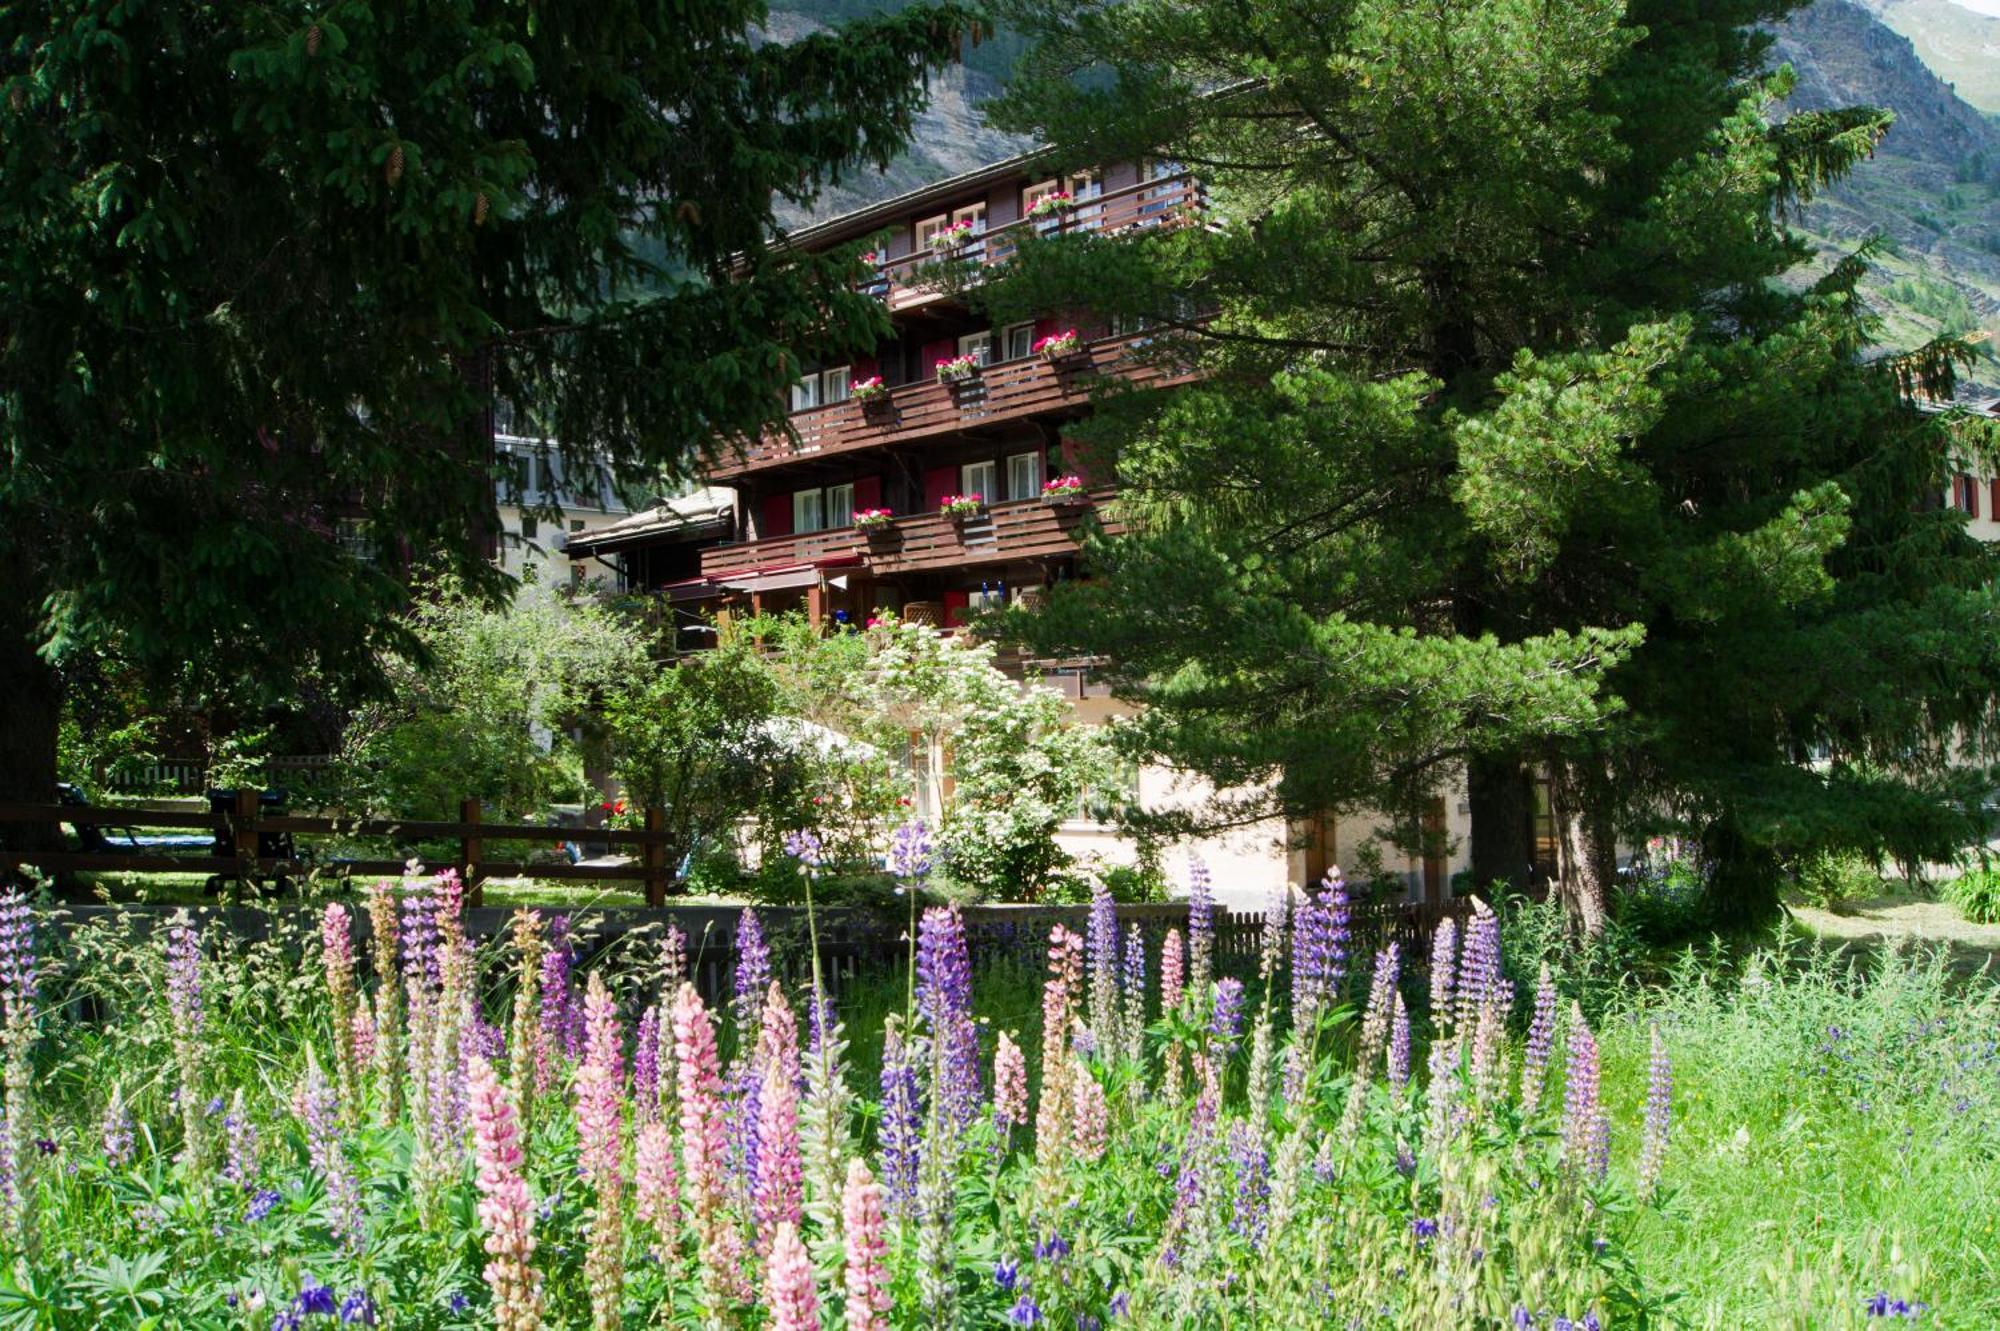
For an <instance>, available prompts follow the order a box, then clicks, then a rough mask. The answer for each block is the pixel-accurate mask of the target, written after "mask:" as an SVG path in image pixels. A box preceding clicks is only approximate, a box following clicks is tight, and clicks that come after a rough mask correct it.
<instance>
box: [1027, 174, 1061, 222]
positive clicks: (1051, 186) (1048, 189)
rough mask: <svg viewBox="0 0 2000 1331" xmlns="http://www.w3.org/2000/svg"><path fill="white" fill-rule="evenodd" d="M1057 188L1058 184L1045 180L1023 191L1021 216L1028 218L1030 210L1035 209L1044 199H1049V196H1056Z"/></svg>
mask: <svg viewBox="0 0 2000 1331" xmlns="http://www.w3.org/2000/svg"><path fill="white" fill-rule="evenodd" d="M1057 188H1058V182H1056V181H1054V180H1043V181H1038V182H1037V183H1035V184H1033V185H1029V186H1028V187H1027V188H1025V189H1023V190H1022V191H1021V216H1023V217H1026V216H1027V215H1028V210H1029V209H1031V208H1033V207H1034V206H1035V205H1036V204H1038V203H1040V202H1041V201H1042V200H1043V199H1046V198H1048V197H1049V195H1051V194H1054V193H1055V192H1056V190H1057Z"/></svg>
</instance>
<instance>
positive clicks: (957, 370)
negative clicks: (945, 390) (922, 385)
mask: <svg viewBox="0 0 2000 1331" xmlns="http://www.w3.org/2000/svg"><path fill="white" fill-rule="evenodd" d="M979 370H980V365H979V357H977V356H970V355H968V356H953V357H952V358H951V359H950V360H941V361H939V362H938V364H937V379H938V382H939V383H941V384H962V383H966V382H969V381H971V380H973V379H977V378H978V377H979Z"/></svg>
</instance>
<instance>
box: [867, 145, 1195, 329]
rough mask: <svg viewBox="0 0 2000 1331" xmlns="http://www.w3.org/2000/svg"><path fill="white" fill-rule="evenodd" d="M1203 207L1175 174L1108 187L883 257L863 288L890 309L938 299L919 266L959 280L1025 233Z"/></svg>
mask: <svg viewBox="0 0 2000 1331" xmlns="http://www.w3.org/2000/svg"><path fill="white" fill-rule="evenodd" d="M1206 206H1207V196H1206V195H1205V193H1204V192H1203V190H1202V187H1201V184H1200V182H1198V181H1196V180H1195V179H1194V177H1192V176H1190V175H1188V174H1186V173H1184V172H1183V173H1181V174H1178V175H1171V176H1162V177H1160V178H1159V179H1157V180H1148V181H1144V182H1142V183H1140V184H1136V185H1127V186H1125V187H1123V188H1121V189H1116V190H1110V191H1108V192H1106V193H1103V194H1097V195H1093V196H1091V197H1089V198H1085V199H1078V200H1077V201H1076V202H1075V204H1074V205H1073V206H1071V207H1069V208H1066V209H1063V210H1062V211H1060V212H1056V213H1053V214H1050V215H1048V216H1046V217H1022V218H1017V219H1015V220H1014V221H1012V222H1006V223H1003V224H1001V225H1000V226H996V227H994V228H993V229H992V230H991V231H981V232H977V233H975V234H974V235H972V236H971V237H969V238H968V239H966V240H965V241H963V242H960V243H958V244H955V245H948V246H943V247H935V248H927V249H921V250H917V251H915V252H913V253H910V254H904V255H899V256H898V257H896V258H894V259H890V260H888V261H887V262H886V263H884V264H882V265H881V266H880V268H878V269H877V270H876V278H875V281H874V282H873V283H872V284H871V285H870V287H869V289H870V290H871V291H873V292H874V293H875V294H876V295H878V296H880V297H881V298H882V300H883V302H884V303H885V304H887V305H888V307H889V308H890V309H891V310H892V311H893V310H901V309H907V308H909V307H910V306H912V305H921V304H924V303H926V302H928V301H932V300H937V299H940V298H942V297H943V296H944V295H945V294H946V293H947V289H948V284H947V283H940V282H937V281H935V280H932V275H931V274H930V273H927V272H926V271H925V269H926V268H927V267H928V266H929V265H932V264H938V263H946V264H951V265H954V266H955V267H957V268H958V272H957V274H956V276H957V277H958V279H959V280H961V281H962V280H965V279H966V278H968V277H969V278H971V279H972V280H974V281H976V280H978V277H979V270H980V269H983V268H990V267H993V266H995V265H998V264H1003V263H1005V262H1007V261H1008V260H1009V259H1011V258H1013V257H1014V255H1015V253H1016V251H1017V250H1018V249H1019V248H1020V242H1021V237H1022V236H1025V235H1041V236H1056V235H1075V234H1080V233H1084V232H1092V233H1096V234H1099V235H1113V234H1118V233H1121V232H1130V231H1140V230H1144V229H1146V228H1149V227H1172V226H1186V225H1187V224H1189V223H1190V222H1193V221H1195V220H1197V219H1198V218H1199V217H1200V216H1201V213H1202V210H1203V209H1204V208H1205V207H1206Z"/></svg>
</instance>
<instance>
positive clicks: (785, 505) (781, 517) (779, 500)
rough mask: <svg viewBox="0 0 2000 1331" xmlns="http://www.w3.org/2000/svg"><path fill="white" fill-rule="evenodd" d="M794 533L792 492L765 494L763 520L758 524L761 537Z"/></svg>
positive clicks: (758, 533) (758, 532)
mask: <svg viewBox="0 0 2000 1331" xmlns="http://www.w3.org/2000/svg"><path fill="white" fill-rule="evenodd" d="M791 534H792V497H791V495H790V494H775V495H765V496H764V507H763V521H761V522H759V523H758V524H757V535H758V537H759V538H760V539H763V538H769V537H772V536H790V535H791Z"/></svg>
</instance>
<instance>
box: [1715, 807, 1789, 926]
mask: <svg viewBox="0 0 2000 1331" xmlns="http://www.w3.org/2000/svg"><path fill="white" fill-rule="evenodd" d="M1701 857H1702V859H1703V860H1704V861H1706V862H1707V865H1708V875H1709V877H1708V897H1709V903H1710V910H1711V911H1712V912H1713V918H1714V921H1715V923H1717V924H1720V925H1724V926H1749V925H1759V924H1764V923H1766V922H1767V921H1769V920H1770V919H1771V917H1773V916H1774V915H1776V914H1777V913H1778V911H1779V905H1778V880H1779V877H1780V868H1779V864H1778V856H1777V854H1776V853H1775V852H1773V851H1771V850H1769V849H1768V848H1765V847H1762V846H1753V845H1751V844H1750V842H1749V841H1748V840H1746V839H1745V838H1744V836H1743V833H1742V831H1741V830H1740V829H1739V828H1738V827H1737V826H1736V824H1735V823H1734V822H1731V821H1729V820H1727V819H1718V820H1717V821H1715V822H1712V823H1710V824H1709V825H1708V826H1707V827H1705V828H1703V829H1702V834H1701Z"/></svg>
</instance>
